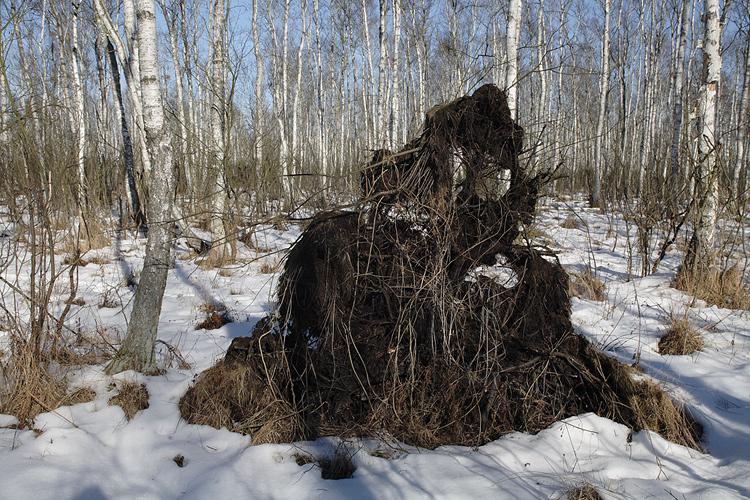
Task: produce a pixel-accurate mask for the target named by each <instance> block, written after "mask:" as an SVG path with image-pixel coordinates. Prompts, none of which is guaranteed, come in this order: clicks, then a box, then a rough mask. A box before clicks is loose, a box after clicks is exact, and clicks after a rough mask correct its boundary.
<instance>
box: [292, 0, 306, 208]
mask: <svg viewBox="0 0 750 500" xmlns="http://www.w3.org/2000/svg"><path fill="white" fill-rule="evenodd" d="M300 8H301V15H302V33H301V34H300V40H299V47H298V48H297V76H296V78H295V80H294V101H293V102H292V134H291V135H292V154H291V156H292V162H293V165H294V166H295V167H296V166H298V165H299V162H300V153H299V151H298V149H299V142H300V141H299V123H298V122H299V98H300V92H301V91H302V53H303V52H304V50H305V40H306V38H307V0H302V5H301V7H300ZM295 170H296V169H295ZM295 184H296V183H295V182H293V181H290V183H289V186H290V195H291V200H292V203H294V186H295Z"/></svg>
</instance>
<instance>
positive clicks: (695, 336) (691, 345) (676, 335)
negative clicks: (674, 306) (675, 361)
mask: <svg viewBox="0 0 750 500" xmlns="http://www.w3.org/2000/svg"><path fill="white" fill-rule="evenodd" d="M701 349H703V339H702V338H701V336H700V333H698V331H697V330H696V329H695V327H694V326H693V325H692V324H691V323H690V320H689V319H688V318H687V316H670V318H669V327H668V328H667V330H666V332H665V333H664V335H663V336H662V337H661V339H659V354H671V355H676V356H684V355H687V354H693V353H694V352H697V351H700V350H701Z"/></svg>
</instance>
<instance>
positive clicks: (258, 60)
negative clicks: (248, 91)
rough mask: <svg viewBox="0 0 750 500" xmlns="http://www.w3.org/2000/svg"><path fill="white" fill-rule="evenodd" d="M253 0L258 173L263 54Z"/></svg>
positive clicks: (260, 163) (259, 163) (260, 165)
mask: <svg viewBox="0 0 750 500" xmlns="http://www.w3.org/2000/svg"><path fill="white" fill-rule="evenodd" d="M259 1H260V0H253V20H252V24H253V28H252V29H253V46H254V47H253V49H254V52H255V109H254V110H253V135H254V136H255V141H254V144H255V147H254V148H253V153H254V154H255V169H256V173H260V172H262V168H263V64H264V61H263V55H262V52H261V47H260V34H259V31H258V2H259Z"/></svg>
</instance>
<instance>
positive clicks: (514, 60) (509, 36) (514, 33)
mask: <svg viewBox="0 0 750 500" xmlns="http://www.w3.org/2000/svg"><path fill="white" fill-rule="evenodd" d="M520 36H521V0H510V4H509V6H508V30H507V33H506V38H505V57H506V66H505V89H506V92H507V93H508V107H509V108H510V115H511V116H512V117H513V119H517V118H518V109H517V108H518V85H517V84H518V82H517V80H518V41H519V38H520Z"/></svg>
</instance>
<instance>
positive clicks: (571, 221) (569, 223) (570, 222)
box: [560, 214, 582, 229]
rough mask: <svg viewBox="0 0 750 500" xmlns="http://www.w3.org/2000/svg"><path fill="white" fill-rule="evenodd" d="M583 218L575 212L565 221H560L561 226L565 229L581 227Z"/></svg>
mask: <svg viewBox="0 0 750 500" xmlns="http://www.w3.org/2000/svg"><path fill="white" fill-rule="evenodd" d="M581 225H582V224H581V219H579V218H578V217H576V216H575V215H573V214H570V215H568V216H567V217H566V218H565V220H564V221H562V222H561V223H560V227H561V228H563V229H581Z"/></svg>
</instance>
